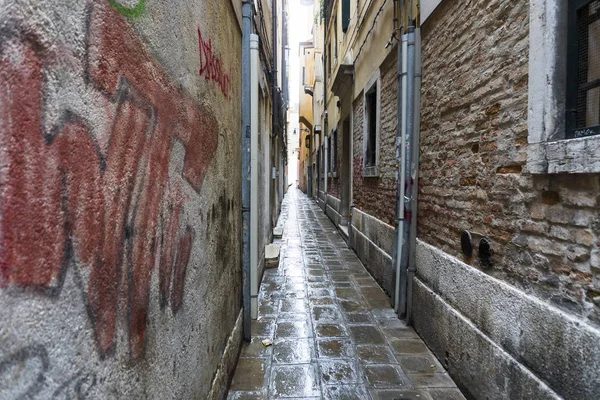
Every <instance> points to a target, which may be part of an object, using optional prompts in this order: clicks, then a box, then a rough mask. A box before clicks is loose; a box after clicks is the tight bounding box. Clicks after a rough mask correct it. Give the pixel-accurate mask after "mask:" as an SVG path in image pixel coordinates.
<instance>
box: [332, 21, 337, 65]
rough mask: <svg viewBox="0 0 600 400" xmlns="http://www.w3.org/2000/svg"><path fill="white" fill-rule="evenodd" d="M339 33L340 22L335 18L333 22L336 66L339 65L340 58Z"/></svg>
mask: <svg viewBox="0 0 600 400" xmlns="http://www.w3.org/2000/svg"><path fill="white" fill-rule="evenodd" d="M337 31H338V20H337V17H335V19H334V20H333V61H334V63H335V64H337V58H338V38H337Z"/></svg>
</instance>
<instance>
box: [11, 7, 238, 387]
mask: <svg viewBox="0 0 600 400" xmlns="http://www.w3.org/2000/svg"><path fill="white" fill-rule="evenodd" d="M208 15H211V16H218V18H207V17H206V16H208ZM240 54H241V33H240V28H239V24H238V22H237V18H236V15H235V12H234V8H233V7H232V6H231V4H230V3H229V2H213V1H184V2H178V3H177V4H174V3H173V4H172V3H170V2H158V1H144V0H139V1H125V0H123V1H117V0H110V1H109V0H102V1H58V0H46V1H33V0H23V1H16V2H1V3H0V160H1V163H2V168H1V169H0V192H1V199H2V200H1V202H0V215H1V219H0V320H1V321H2V324H1V325H0V398H19V396H21V395H22V396H25V397H27V396H29V397H28V398H53V397H56V398H62V397H78V398H159V399H166V398H193V397H196V398H204V397H206V395H207V394H208V393H209V390H210V389H211V382H212V381H213V377H214V376H215V373H216V372H217V368H220V369H221V372H222V371H225V373H226V374H227V371H229V370H230V369H231V368H232V365H231V364H232V362H231V361H230V360H231V357H225V358H224V359H223V360H224V362H221V361H222V356H223V352H224V350H225V348H226V344H227V341H228V337H229V335H230V333H231V332H232V330H233V328H234V326H235V324H236V320H237V318H238V312H239V309H240V290H239V288H240V284H241V274H240V259H239V252H238V251H237V249H238V248H239V246H240V241H239V235H238V232H239V230H240V221H239V212H237V211H236V210H239V208H240V199H239V193H240V185H241V183H240V179H239V169H240V168H239V167H240V149H239V146H238V141H237V140H236V138H237V136H238V135H237V133H238V131H239V120H240V106H239V105H240V101H239V96H240V75H241V73H240V69H239V68H240V67H239V65H240V63H239V55H240ZM223 249H230V250H229V251H223ZM229 348H230V350H229V352H236V351H237V350H236V346H235V345H234V346H229ZM228 360H229V361H228ZM220 384H223V383H222V382H221V383H220ZM225 384H226V382H225ZM217 391H218V390H217Z"/></svg>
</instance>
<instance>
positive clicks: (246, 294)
mask: <svg viewBox="0 0 600 400" xmlns="http://www.w3.org/2000/svg"><path fill="white" fill-rule="evenodd" d="M251 19H252V3H251V2H250V1H244V2H243V4H242V248H243V253H242V254H243V275H242V285H243V286H242V298H243V303H244V313H243V316H244V324H243V331H244V340H245V341H247V342H249V341H250V339H251V334H252V333H251V326H252V320H251V316H250V34H251V32H252V22H251Z"/></svg>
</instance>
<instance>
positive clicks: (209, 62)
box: [198, 28, 231, 100]
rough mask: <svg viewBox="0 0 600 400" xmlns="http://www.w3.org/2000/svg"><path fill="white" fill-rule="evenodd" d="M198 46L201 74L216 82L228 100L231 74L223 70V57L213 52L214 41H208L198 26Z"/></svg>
mask: <svg viewBox="0 0 600 400" xmlns="http://www.w3.org/2000/svg"><path fill="white" fill-rule="evenodd" d="M198 46H199V52H200V76H204V78H205V79H206V80H207V81H213V82H216V83H217V85H218V86H219V88H220V89H221V92H222V93H223V95H224V96H225V98H226V99H227V100H229V97H230V94H231V75H230V74H228V73H226V72H225V71H224V70H223V63H222V61H221V58H220V57H218V56H217V55H215V54H214V53H213V48H212V41H211V40H210V38H209V39H208V42H207V41H205V40H204V39H203V38H202V32H201V31H200V28H198Z"/></svg>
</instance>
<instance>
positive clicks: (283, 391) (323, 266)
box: [229, 189, 464, 400]
mask: <svg viewBox="0 0 600 400" xmlns="http://www.w3.org/2000/svg"><path fill="white" fill-rule="evenodd" d="M280 221H281V222H280V223H281V225H282V226H283V228H284V231H283V232H284V233H283V237H282V239H281V240H280V244H281V260H280V263H279V267H278V268H273V269H267V270H265V273H264V277H263V281H262V285H261V288H260V294H259V301H260V306H259V318H258V320H256V321H253V326H252V342H251V343H250V344H244V345H243V347H242V350H241V354H240V359H239V362H238V366H237V370H236V372H235V375H234V378H233V381H232V383H231V387H230V391H229V399H271V398H302V399H307V398H310V399H312V398H323V399H368V398H372V399H405V398H406V399H408V398H411V399H426V400H429V399H448V400H453V399H463V398H464V397H463V396H462V395H461V393H460V391H459V390H458V389H456V386H455V385H454V383H453V381H452V379H451V378H450V377H449V376H448V374H447V373H446V372H445V371H444V369H443V368H442V366H441V365H440V364H439V362H438V361H437V360H436V359H435V357H433V356H432V354H431V353H430V351H429V350H428V348H427V346H425V344H424V343H423V342H422V341H421V340H420V338H419V337H418V336H417V334H416V333H415V332H414V330H413V329H412V328H410V327H407V326H406V325H405V324H404V323H403V322H402V321H400V320H399V319H398V317H397V315H396V314H395V313H394V311H393V309H392V308H391V306H390V302H389V298H388V296H387V295H386V294H385V293H384V292H383V291H382V290H381V289H380V288H379V286H378V284H377V283H376V282H375V280H374V279H373V278H372V277H371V275H370V274H369V273H368V272H367V271H366V270H365V268H364V267H363V265H362V263H361V262H360V260H359V259H358V258H357V256H356V255H355V254H354V252H353V251H352V250H350V249H348V248H347V246H346V243H345V242H344V240H343V239H342V237H341V236H340V234H339V233H338V232H337V230H336V228H335V227H334V225H333V224H332V223H331V221H330V220H329V219H328V218H327V217H326V216H325V215H324V214H323V213H322V211H321V209H320V208H318V206H317V205H316V203H315V202H314V201H312V200H310V199H309V198H308V197H307V196H306V195H305V194H303V193H302V192H300V191H299V190H291V189H290V190H289V191H288V193H287V195H286V197H285V199H284V202H283V206H282V212H281V217H280ZM265 339H266V340H270V341H272V343H273V345H272V346H265V345H264V344H263V340H265Z"/></svg>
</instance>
